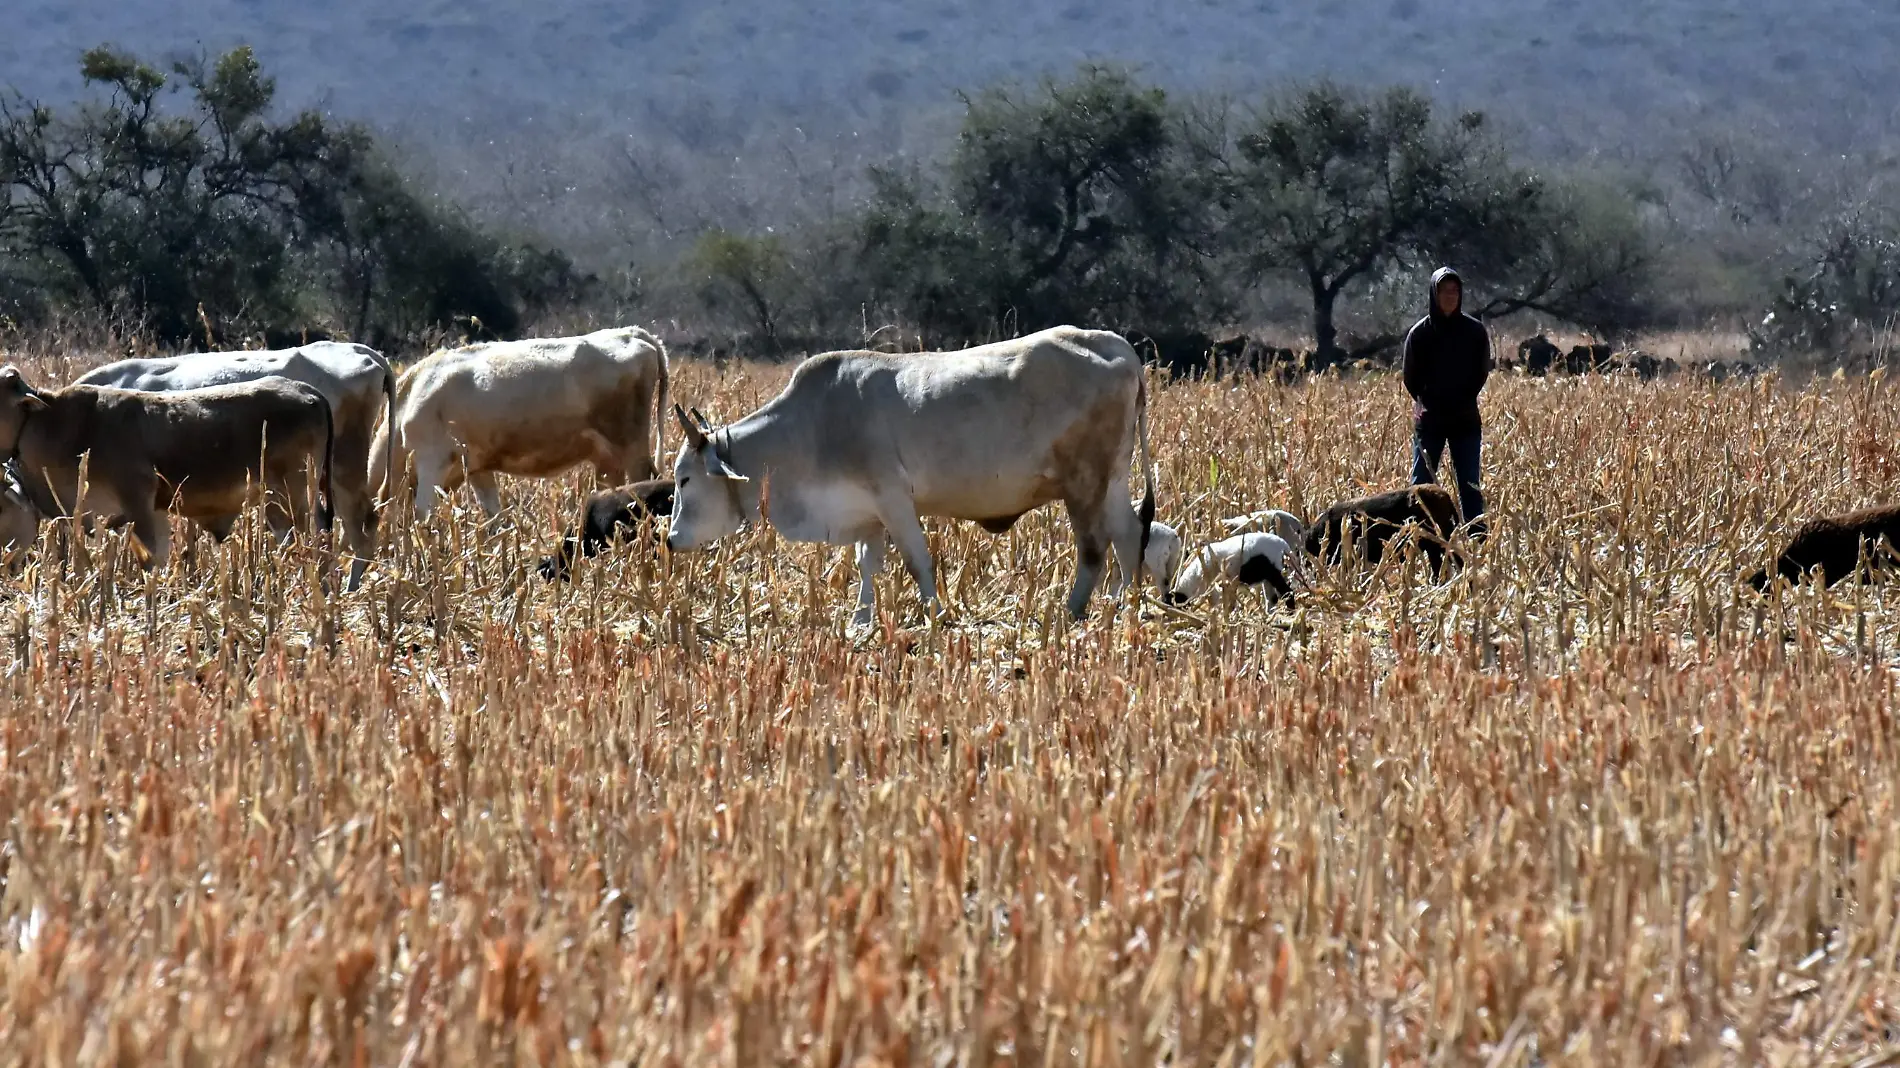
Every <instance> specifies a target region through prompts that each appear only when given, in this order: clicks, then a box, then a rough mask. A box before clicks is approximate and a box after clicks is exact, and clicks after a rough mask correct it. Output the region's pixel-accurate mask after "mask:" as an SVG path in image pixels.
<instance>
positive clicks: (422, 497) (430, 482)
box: [415, 448, 450, 523]
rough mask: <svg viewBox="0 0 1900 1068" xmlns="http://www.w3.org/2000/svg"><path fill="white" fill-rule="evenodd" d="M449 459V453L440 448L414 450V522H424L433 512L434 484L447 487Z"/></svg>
mask: <svg viewBox="0 0 1900 1068" xmlns="http://www.w3.org/2000/svg"><path fill="white" fill-rule="evenodd" d="M449 460H450V457H449V454H448V453H447V452H446V451H443V450H441V449H430V448H422V449H417V450H416V452H415V464H416V522H418V523H421V522H425V521H426V520H427V519H428V518H429V517H430V516H431V515H433V514H435V500H436V492H435V488H436V486H438V485H442V486H443V487H444V488H449V487H448V485H447V483H448V479H449V472H448V466H449Z"/></svg>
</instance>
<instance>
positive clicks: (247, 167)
mask: <svg viewBox="0 0 1900 1068" xmlns="http://www.w3.org/2000/svg"><path fill="white" fill-rule="evenodd" d="M81 71H82V73H83V74H84V75H85V78H86V81H87V83H88V84H89V85H93V86H100V87H103V88H104V89H105V99H104V101H103V102H99V103H94V104H92V105H90V106H86V107H82V108H79V109H76V110H75V111H74V112H73V113H71V114H67V115H60V114H56V113H55V112H54V111H53V110H52V109H51V108H48V107H45V106H43V105H39V104H34V103H29V102H27V101H25V100H24V99H22V98H20V97H19V96H18V95H17V94H15V95H13V96H11V97H5V98H0V261H3V262H0V300H4V301H6V303H7V304H8V305H9V306H10V307H13V308H15V309H23V308H24V307H26V304H27V302H26V301H25V300H23V299H21V298H19V297H16V296H9V293H19V292H22V291H23V290H24V289H26V288H28V287H27V286H26V285H25V284H24V282H23V280H26V279H32V280H36V281H37V283H38V287H39V288H40V289H42V290H43V291H45V292H46V293H47V294H49V295H50V296H51V297H52V298H53V300H52V302H53V303H55V304H76V305H84V306H90V307H91V308H92V309H94V310H95V311H98V312H101V313H105V314H110V315H124V316H128V317H130V318H131V319H133V320H134V321H135V322H136V323H138V324H140V325H141V326H143V327H145V328H147V329H149V330H150V331H151V332H152V333H153V334H155V335H156V336H157V337H158V338H159V339H160V340H163V341H169V342H178V341H182V340H185V339H186V338H194V339H202V340H205V341H210V342H217V341H221V340H223V336H222V335H226V334H230V333H235V332H244V333H249V332H253V331H256V332H261V333H263V334H264V336H265V337H267V338H268V337H271V336H273V335H276V336H284V335H287V334H288V335H292V336H294V335H296V334H298V333H300V331H298V330H295V329H293V326H295V325H296V324H298V323H300V322H301V323H309V322H310V321H311V320H313V319H317V320H323V319H327V320H330V321H331V322H333V323H334V324H335V325H338V326H341V327H343V328H345V329H347V330H349V331H351V333H352V334H353V336H356V337H359V338H363V339H365V340H370V341H371V342H372V343H374V344H377V345H379V346H382V347H399V346H402V345H404V344H406V343H409V342H412V341H417V340H420V337H421V335H422V333H423V332H424V331H425V330H427V329H429V328H431V327H442V326H447V325H449V324H450V323H451V322H454V321H458V320H460V321H479V322H480V323H481V328H482V330H483V331H484V332H486V333H490V334H498V335H502V336H509V335H512V334H513V333H514V332H516V331H518V330H519V329H520V327H521V324H522V322H523V321H524V316H525V315H528V314H532V313H533V312H535V311H536V310H538V309H541V308H544V307H547V306H549V305H551V304H553V303H558V302H562V301H571V300H576V299H580V298H581V297H582V296H584V294H585V293H586V291H587V290H588V288H589V287H590V286H591V284H592V280H591V279H588V278H584V277H582V276H580V274H579V273H578V272H576V271H575V270H574V267H573V264H572V263H571V262H569V261H568V259H567V258H566V257H565V256H563V255H561V254H560V253H558V252H555V251H552V250H547V249H542V248H538V247H535V246H533V245H531V244H522V243H510V242H507V241H503V240H501V239H499V238H497V237H496V236H494V235H492V234H488V233H485V232H484V231H483V230H482V229H481V228H480V227H478V226H476V225H475V224H474V223H473V222H472V221H470V220H469V219H468V218H467V217H466V216H465V215H464V214H463V213H462V212H460V211H458V210H457V209H456V208H455V207H454V206H453V205H450V204H446V203H443V202H441V201H439V200H438V199H437V198H434V197H430V196H427V195H425V194H423V193H421V192H418V191H417V190H415V189H414V188H412V185H411V183H409V182H408V181H407V180H405V179H404V177H403V176H402V175H401V173H399V171H398V170H397V169H396V168H395V167H394V166H393V165H392V163H391V162H390V161H389V160H388V159H387V158H386V157H385V156H384V155H383V154H382V153H381V152H380V151H379V150H378V148H377V146H376V145H375V143H374V141H373V139H372V138H371V137H370V136H369V134H368V133H366V132H365V131H364V130H362V129H361V128H360V127H356V126H352V125H339V124H334V123H331V122H329V121H328V120H325V119H324V118H323V117H322V116H320V115H318V114H316V113H314V112H303V113H301V114H298V115H295V116H292V117H291V118H289V119H286V120H283V121H275V120H273V119H272V118H271V117H270V110H271V104H272V100H273V98H274V96H275V86H274V84H273V83H272V81H271V79H269V78H267V77H265V76H264V74H263V72H262V71H261V69H260V68H259V66H258V63H257V60H256V58H255V57H254V56H253V55H252V53H251V51H250V50H249V49H248V48H238V49H235V50H233V51H231V52H229V53H227V54H225V55H224V56H222V57H221V58H219V59H218V60H217V61H216V62H215V63H210V64H207V63H206V62H204V61H202V60H198V61H192V62H184V63H177V64H174V65H173V66H172V68H171V71H172V73H171V75H170V76H167V75H166V74H163V73H161V72H160V71H159V70H158V69H157V68H155V67H152V66H150V65H148V64H145V63H142V62H140V61H139V60H137V59H136V58H134V57H131V56H128V55H125V54H123V53H120V52H116V51H113V50H111V49H108V48H96V49H93V50H91V51H89V52H87V53H85V55H84V57H83V59H82V62H81ZM186 90H188V91H189V92H188V96H187V100H188V104H187V106H186V107H184V108H182V109H178V108H173V109H168V108H166V107H165V106H164V104H165V97H166V96H167V95H168V94H179V95H186V94H185V92H184V91H186ZM207 320H208V322H207ZM206 331H208V332H209V333H211V334H213V335H214V336H213V337H210V338H204V337H203V332H206Z"/></svg>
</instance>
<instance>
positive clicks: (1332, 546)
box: [1306, 483, 1460, 571]
mask: <svg viewBox="0 0 1900 1068" xmlns="http://www.w3.org/2000/svg"><path fill="white" fill-rule="evenodd" d="M1407 521H1410V522H1412V523H1415V524H1417V528H1418V534H1419V536H1420V537H1419V543H1420V545H1419V547H1420V549H1421V550H1422V551H1423V552H1424V553H1425V558H1426V559H1427V560H1429V561H1430V562H1431V565H1432V570H1434V571H1442V570H1443V567H1444V562H1445V558H1446V556H1447V554H1449V555H1450V557H1451V559H1452V562H1453V563H1454V564H1457V563H1459V562H1460V561H1459V560H1458V555H1457V553H1456V552H1453V551H1452V550H1451V549H1450V545H1449V542H1450V539H1451V533H1452V531H1453V530H1455V529H1457V527H1458V505H1457V502H1456V501H1454V500H1453V499H1452V496H1451V493H1450V492H1448V491H1447V490H1446V489H1445V488H1444V487H1442V486H1438V485H1434V484H1432V483H1426V484H1425V485H1422V486H1407V487H1406V488H1404V489H1396V490H1388V491H1386V492H1385V493H1375V494H1372V495H1371V496H1369V497H1358V498H1354V499H1353V500H1349V501H1340V502H1339V503H1338V504H1335V505H1333V506H1332V507H1331V508H1328V509H1326V510H1325V511H1324V512H1322V513H1320V516H1319V518H1318V519H1316V520H1314V521H1313V525H1312V526H1311V527H1309V528H1307V531H1306V552H1307V555H1309V556H1313V557H1319V556H1324V557H1325V558H1326V560H1327V561H1328V562H1329V563H1335V564H1336V563H1338V562H1339V560H1340V556H1341V554H1342V551H1343V549H1344V545H1345V541H1346V536H1347V535H1348V534H1350V535H1351V538H1352V542H1353V544H1354V545H1355V546H1357V547H1358V551H1359V554H1360V556H1361V557H1362V558H1363V559H1364V560H1365V561H1366V562H1367V563H1373V564H1376V563H1378V562H1379V560H1380V559H1381V558H1382V557H1383V556H1384V555H1385V547H1386V544H1387V543H1388V542H1390V541H1391V540H1392V537H1393V536H1394V535H1395V534H1397V533H1398V532H1399V531H1400V529H1401V528H1403V527H1404V525H1405V524H1406V522H1407Z"/></svg>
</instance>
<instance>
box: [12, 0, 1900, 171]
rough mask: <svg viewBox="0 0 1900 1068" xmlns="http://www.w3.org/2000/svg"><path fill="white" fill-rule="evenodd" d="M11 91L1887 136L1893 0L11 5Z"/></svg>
mask: <svg viewBox="0 0 1900 1068" xmlns="http://www.w3.org/2000/svg"><path fill="white" fill-rule="evenodd" d="M7 6H8V9H9V10H8V12H7V13H6V14H5V15H4V16H0V26H3V27H4V32H0V83H10V84H12V85H14V86H16V87H18V88H19V89H21V90H23V91H25V92H26V93H28V94H30V95H35V96H39V97H42V98H48V99H54V100H59V99H65V98H69V97H70V96H72V95H73V94H74V93H75V92H76V91H77V90H78V88H79V86H78V78H77V75H76V74H75V73H74V61H75V59H76V57H77V56H78V54H79V52H80V50H81V49H83V48H85V47H88V46H90V45H93V44H97V43H100V42H101V41H111V42H114V43H116V44H119V45H122V46H125V47H129V48H132V49H134V50H137V51H139V52H140V53H141V54H148V55H152V54H164V53H166V52H167V51H169V50H180V49H183V50H193V49H197V48H204V49H208V50H212V51H216V50H221V49H223V48H226V47H229V46H231V45H233V44H236V43H239V42H249V43H251V44H253V45H254V46H255V47H256V48H257V49H258V51H259V52H260V54H261V57H262V58H263V60H264V62H265V65H266V69H267V70H269V71H270V72H272V73H273V74H275V75H277V76H278V78H279V80H280V85H281V88H282V90H283V93H284V97H285V99H286V102H288V103H292V104H298V105H308V104H313V103H314V104H321V105H322V106H325V107H328V108H331V109H334V110H336V111H338V112H342V113H346V114H349V115H351V116H357V117H363V118H367V119H371V120H375V121H379V122H383V123H388V124H396V125H400V126H404V127H410V128H423V129H428V128H433V129H436V130H438V131H447V130H449V129H453V128H455V127H458V126H463V127H466V126H479V127H480V128H482V130H483V131H484V132H487V131H492V130H494V129H498V128H499V129H507V128H509V127H510V126H511V125H512V124H515V123H518V122H521V121H523V120H525V119H527V118H529V117H531V116H532V117H538V118H540V119H541V120H543V121H546V120H548V119H552V118H573V117H576V116H580V117H584V118H586V119H588V120H589V121H597V122H599V123H602V124H606V125H616V126H618V125H621V124H626V123H635V124H638V125H640V126H642V127H645V126H648V125H652V126H654V127H655V128H658V129H661V130H664V131H666V132H667V134H668V135H669V136H672V137H675V138H678V139H679V140H681V141H682V142H685V143H687V144H688V145H689V147H690V146H692V145H693V144H694V143H697V147H700V148H704V149H707V150H712V149H716V148H718V147H719V145H720V143H721V142H724V141H736V140H742V139H743V138H744V136H745V134H746V132H747V129H746V128H747V127H749V126H755V125H762V126H776V125H781V124H787V123H791V124H805V125H808V126H812V127H817V128H819V129H823V130H836V129H856V128H858V127H860V126H863V127H864V128H866V129H868V130H878V129H880V128H885V129H888V128H890V127H891V125H892V124H893V123H894V122H898V121H901V119H902V117H903V116H905V115H906V114H909V113H911V112H915V111H917V110H918V109H920V108H938V107H942V106H944V105H945V104H946V103H949V102H951V97H950V95H949V93H950V90H952V89H953V88H957V87H975V86H980V85H982V84H985V83H988V82H990V81H992V80H994V79H997V78H1001V77H1009V76H1033V75H1034V74H1036V73H1037V72H1039V71H1042V70H1045V69H1051V68H1054V69H1066V68H1068V67H1070V66H1072V65H1073V64H1074V62H1075V61H1077V60H1080V59H1083V58H1085V57H1098V58H1110V59H1118V60H1125V61H1132V62H1135V63H1139V64H1141V65H1143V67H1144V68H1145V69H1146V71H1147V73H1148V74H1149V76H1150V77H1153V78H1155V79H1157V80H1159V81H1162V82H1163V83H1165V84H1170V85H1177V86H1188V87H1209V86H1215V87H1227V88H1233V89H1238V90H1247V89H1251V88H1254V87H1257V86H1259V85H1262V84H1266V83H1271V82H1274V81H1278V80H1281V79H1284V78H1288V77H1305V76H1310V75H1316V74H1331V75H1334V76H1336V77H1339V78H1341V79H1344V80H1351V81H1358V82H1364V81H1374V82H1391V81H1406V82H1412V83H1415V84H1419V85H1423V86H1426V87H1428V88H1430V89H1432V90H1434V91H1436V92H1438V93H1440V94H1442V95H1443V96H1445V97H1447V98H1449V99H1452V100H1458V101H1461V102H1468V103H1479V104H1484V105H1486V106H1487V107H1490V108H1492V109H1494V110H1498V111H1501V112H1503V113H1505V114H1508V115H1512V116H1513V117H1515V118H1518V119H1520V120H1522V121H1524V122H1525V123H1526V124H1528V125H1529V126H1531V127H1532V128H1533V129H1534V130H1536V131H1537V132H1540V133H1543V134H1548V135H1553V136H1554V137H1560V138H1561V139H1563V140H1566V141H1569V142H1570V143H1572V144H1573V145H1576V146H1578V147H1589V146H1592V145H1594V144H1599V143H1601V144H1615V143H1619V142H1623V141H1625V140H1626V139H1628V138H1629V137H1630V135H1631V134H1632V133H1633V132H1636V131H1640V130H1642V129H1644V128H1648V127H1650V126H1651V125H1652V124H1653V123H1655V121H1656V119H1657V117H1658V116H1675V117H1686V116H1693V115H1697V114H1707V115H1710V116H1715V117H1717V118H1720V119H1721V120H1723V121H1725V122H1730V121H1732V122H1735V123H1738V124H1741V125H1753V126H1765V127H1767V128H1768V129H1771V130H1772V129H1776V128H1779V129H1780V130H1781V131H1782V132H1783V133H1784V134H1785V136H1786V137H1788V138H1789V139H1791V140H1807V139H1808V138H1810V137H1813V138H1814V139H1815V140H1816V141H1817V143H1819V144H1820V145H1821V146H1823V147H1827V146H1840V145H1843V144H1848V143H1852V142H1853V141H1854V140H1855V139H1857V138H1865V137H1868V136H1873V135H1875V134H1883V135H1884V132H1885V131H1887V130H1888V129H1890V128H1891V127H1892V126H1893V124H1894V122H1895V116H1894V107H1895V104H1894V99H1895V98H1894V97H1893V94H1892V91H1891V89H1892V86H1893V85H1894V83H1895V81H1896V80H1897V77H1900V4H1895V3H1892V2H1890V0H1810V2H1808V3H1805V4H1767V3H1757V2H1754V0H1602V2H1597V3H1590V2H1585V0H1459V2H1456V3H1450V4H1434V3H1429V2H1427V0H1335V2H1333V3H1329V4H1323V5H1322V4H1312V3H1298V2H1295V0H1167V2H1163V0H1097V2H1095V3H1088V2H1083V0H964V2H961V3H953V2H948V0H938V2H903V3H893V2H889V0H793V2H785V3H758V2H744V0H690V2H689V0H633V2H627V3H608V2H603V0H542V2H534V3H528V2H521V0H413V2H409V3H389V2H387V0H374V2H372V0H324V2H322V3H312V2H309V0H122V2H107V0H13V2H12V3H11V4H9V5H7Z"/></svg>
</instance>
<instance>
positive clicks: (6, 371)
mask: <svg viewBox="0 0 1900 1068" xmlns="http://www.w3.org/2000/svg"><path fill="white" fill-rule="evenodd" d="M44 410H46V402H45V401H44V400H42V399H41V398H40V395H39V393H37V392H35V391H34V389H33V387H32V386H29V385H27V384H26V379H25V378H24V377H23V376H22V375H21V374H20V369H19V368H18V367H15V366H13V365H12V364H7V365H6V366H5V367H0V459H8V460H10V459H12V458H13V454H14V453H16V452H18V451H19V448H20V433H21V431H23V430H25V429H26V417H27V416H29V415H31V414H33V413H34V412H39V411H44Z"/></svg>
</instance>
